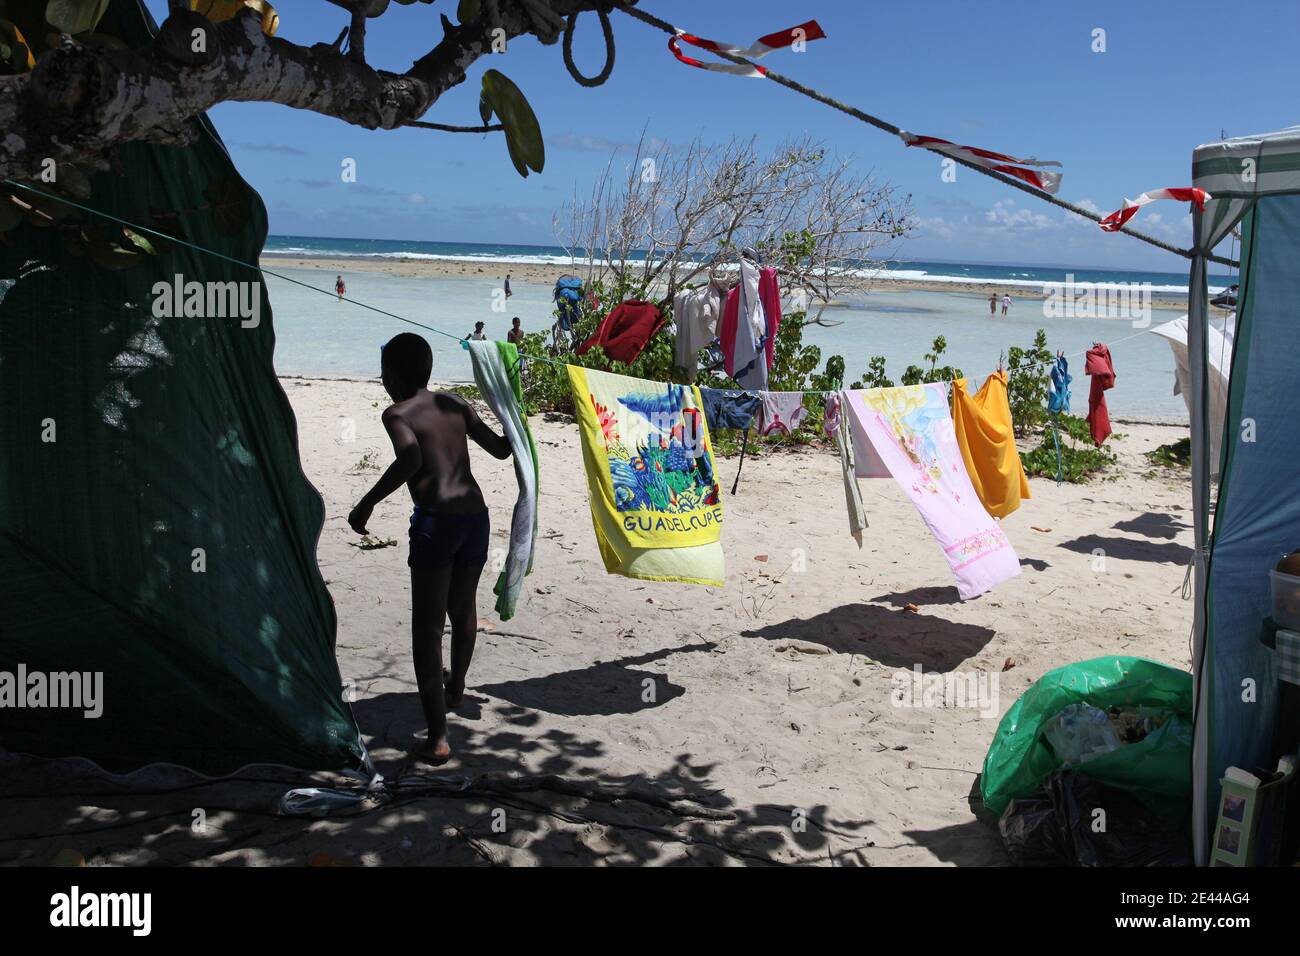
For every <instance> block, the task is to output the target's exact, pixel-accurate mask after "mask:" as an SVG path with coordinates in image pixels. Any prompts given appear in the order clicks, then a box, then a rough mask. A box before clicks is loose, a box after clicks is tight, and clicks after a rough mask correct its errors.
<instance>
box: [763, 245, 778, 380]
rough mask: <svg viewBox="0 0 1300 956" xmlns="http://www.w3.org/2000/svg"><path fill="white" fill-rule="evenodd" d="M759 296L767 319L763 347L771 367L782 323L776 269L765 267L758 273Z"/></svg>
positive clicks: (768, 365)
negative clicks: (777, 333) (777, 331)
mask: <svg viewBox="0 0 1300 956" xmlns="http://www.w3.org/2000/svg"><path fill="white" fill-rule="evenodd" d="M758 298H759V301H760V302H762V303H763V317H764V318H766V319H767V341H766V342H765V343H764V345H763V349H764V351H766V352H767V367H768V368H769V369H770V368H771V367H772V358H773V356H774V355H775V349H776V330H777V328H778V327H779V326H780V325H781V283H780V282H778V281H777V278H776V270H775V269H764V270H763V271H761V272H760V273H759V274H758Z"/></svg>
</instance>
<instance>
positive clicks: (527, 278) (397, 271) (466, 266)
mask: <svg viewBox="0 0 1300 956" xmlns="http://www.w3.org/2000/svg"><path fill="white" fill-rule="evenodd" d="M261 264H262V266H263V268H266V269H273V270H279V269H311V270H315V271H318V272H321V273H323V274H326V278H328V279H329V280H330V281H328V282H326V283H325V285H326V286H327V287H329V288H333V278H332V277H333V276H334V275H342V276H344V277H346V276H347V275H348V274H349V273H355V272H368V273H380V274H383V275H388V276H400V277H403V278H414V279H442V278H468V279H494V280H497V281H500V280H503V279H505V277H506V275H509V276H510V281H511V282H512V283H514V284H516V285H519V284H525V283H533V284H536V285H542V286H546V287H550V286H552V285H554V284H555V280H556V279H558V278H559V277H560V276H562V275H565V274H566V273H574V274H578V275H581V274H582V271H583V270H582V269H581V267H573V266H569V267H565V266H560V265H539V264H536V263H521V262H494V261H491V260H487V259H484V260H481V261H471V260H459V259H402V258H364V257H361V256H356V257H341V258H334V259H331V258H316V257H303V256H284V255H263V256H262V260H261ZM871 288H872V289H873V290H875V291H878V292H890V291H902V292H906V291H919V292H960V293H965V294H969V295H980V296H989V295H997V296H998V298H1001V297H1002V296H1003V294H1006V295H1010V296H1011V297H1012V298H1016V299H1036V300H1044V299H1046V298H1047V297H1048V296H1047V293H1046V292H1044V291H1043V287H1042V284H1041V283H1030V284H1027V285H1024V286H1014V285H1005V284H1002V283H987V282H942V281H926V280H923V279H875V280H873V281H872V283H871ZM1151 306H1152V308H1156V309H1162V310H1166V311H1181V312H1186V311H1187V299H1186V297H1185V296H1183V297H1179V296H1171V295H1168V294H1161V293H1152V295H1151Z"/></svg>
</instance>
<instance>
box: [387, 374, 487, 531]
mask: <svg viewBox="0 0 1300 956" xmlns="http://www.w3.org/2000/svg"><path fill="white" fill-rule="evenodd" d="M383 421H384V427H385V428H386V429H387V430H388V434H389V437H390V438H391V439H392V441H393V448H394V451H395V452H396V453H397V454H398V455H399V456H400V455H401V454H402V452H403V449H404V448H406V447H408V446H413V447H414V448H415V449H416V450H418V452H419V462H420V464H419V468H418V470H417V471H416V472H415V474H414V475H412V476H411V477H410V478H409V479H407V482H406V487H407V488H408V489H409V490H410V492H411V500H412V501H414V502H415V503H416V504H417V505H423V506H425V507H427V508H432V509H434V510H436V511H440V512H443V513H445V514H470V513H473V512H476V511H482V510H483V508H485V507H486V505H485V504H484V502H483V492H482V491H481V490H480V489H479V486H478V482H476V481H475V480H474V475H473V472H472V471H471V470H470V461H469V444H468V441H467V439H469V438H473V439H474V440H475V441H476V442H477V443H478V444H479V445H481V446H482V447H483V448H484V449H485V450H486V451H487V452H488V453H489V454H491V455H493V456H494V457H497V458H502V457H505V455H508V454H509V447H508V446H506V447H501V446H503V445H505V444H506V443H505V442H504V441H503V439H502V436H500V435H497V434H496V433H495V432H493V431H492V430H491V429H490V428H488V427H487V426H486V425H485V424H483V421H482V419H480V418H479V417H478V414H477V413H475V411H474V409H473V408H472V407H471V406H470V404H469V403H468V402H467V401H465V399H463V398H461V397H460V396H459V395H455V394H452V393H451V392H442V391H429V390H427V389H423V390H421V391H419V392H417V393H416V394H415V395H412V396H411V397H410V398H407V399H404V400H403V401H400V402H397V403H395V404H393V405H392V406H390V407H389V408H388V409H387V410H386V411H385V412H384V415H383ZM503 453H504V454H503ZM412 458H413V459H414V455H412Z"/></svg>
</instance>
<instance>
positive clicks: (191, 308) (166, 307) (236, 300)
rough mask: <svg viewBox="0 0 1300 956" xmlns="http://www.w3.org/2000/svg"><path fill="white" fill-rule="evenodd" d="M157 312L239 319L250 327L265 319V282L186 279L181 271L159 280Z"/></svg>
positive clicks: (169, 315) (173, 316)
mask: <svg viewBox="0 0 1300 956" xmlns="http://www.w3.org/2000/svg"><path fill="white" fill-rule="evenodd" d="M153 314H154V317H155V318H158V319H179V318H186V319H239V324H240V325H241V326H243V327H244V328H246V329H255V328H257V326H258V325H260V324H261V321H262V283H260V282H195V281H191V282H186V281H185V277H184V276H182V275H181V274H180V273H177V274H176V275H175V276H174V277H173V279H172V281H171V282H167V281H165V280H162V281H159V282H155V283H154V286H153Z"/></svg>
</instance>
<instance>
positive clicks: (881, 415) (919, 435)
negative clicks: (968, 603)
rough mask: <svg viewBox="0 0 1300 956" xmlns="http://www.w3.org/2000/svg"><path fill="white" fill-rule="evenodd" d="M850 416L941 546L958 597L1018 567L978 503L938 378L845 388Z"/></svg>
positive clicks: (973, 592) (981, 590)
mask: <svg viewBox="0 0 1300 956" xmlns="http://www.w3.org/2000/svg"><path fill="white" fill-rule="evenodd" d="M845 394H846V395H847V396H848V406H849V415H850V416H851V417H855V418H857V419H858V420H859V421H860V422H861V424H862V430H863V432H865V434H866V436H867V439H868V440H869V441H870V442H871V444H872V445H873V446H874V447H875V449H876V451H877V452H878V453H879V455H880V457H881V459H882V460H883V461H884V462H885V464H886V466H887V467H888V468H889V471H890V474H892V475H893V476H894V480H895V481H897V482H898V484H899V485H900V486H901V487H902V489H903V491H904V492H906V493H907V496H908V497H909V498H911V499H912V504H914V505H916V509H917V511H919V512H920V513H921V518H922V519H923V520H924V521H925V523H926V526H927V527H929V529H930V533H931V534H933V535H934V536H935V539H936V540H937V541H938V542H939V546H940V547H941V548H942V549H943V554H944V557H945V558H946V559H947V560H948V565H949V567H951V568H952V573H953V575H954V576H955V577H956V579H957V594H958V596H959V597H960V598H961V599H962V600H963V601H965V600H967V599H969V598H973V597H976V596H978V595H980V594H983V593H984V592H985V591H987V590H989V589H990V588H992V587H994V586H995V585H997V584H1000V583H1001V582H1003V581H1005V580H1007V579H1008V578H1012V577H1015V576H1016V575H1017V574H1019V573H1020V560H1019V558H1017V557H1016V552H1015V551H1014V550H1012V547H1011V542H1009V541H1008V540H1007V536H1006V535H1005V534H1004V533H1003V532H1002V529H1001V528H999V527H998V524H997V522H996V521H994V520H993V518H992V517H990V516H989V513H988V512H987V511H985V510H984V507H983V505H981V504H980V500H979V497H978V496H977V495H976V494H975V489H974V488H973V487H972V486H971V480H970V477H969V476H968V475H967V474H966V466H965V463H964V462H963V461H962V455H961V449H960V448H958V447H957V437H956V435H955V434H954V432H953V423H952V416H951V415H950V414H949V412H948V400H947V395H946V394H945V393H944V387H943V385H941V384H938V383H931V384H928V385H906V386H903V387H900V388H873V389H868V390H866V391H857V392H846V393H845Z"/></svg>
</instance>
